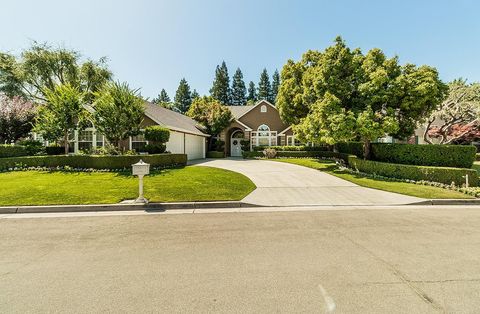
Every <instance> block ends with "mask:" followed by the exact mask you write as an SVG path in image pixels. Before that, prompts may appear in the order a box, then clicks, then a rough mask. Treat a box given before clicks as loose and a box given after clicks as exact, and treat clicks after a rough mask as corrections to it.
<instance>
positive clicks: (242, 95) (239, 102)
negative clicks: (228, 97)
mask: <svg viewBox="0 0 480 314" xmlns="http://www.w3.org/2000/svg"><path fill="white" fill-rule="evenodd" d="M246 102H247V88H246V87H245V82H244V81H243V73H242V70H240V68H237V70H236V71H235V74H234V75H233V82H232V103H231V104H232V105H234V106H243V105H245V103H246Z"/></svg>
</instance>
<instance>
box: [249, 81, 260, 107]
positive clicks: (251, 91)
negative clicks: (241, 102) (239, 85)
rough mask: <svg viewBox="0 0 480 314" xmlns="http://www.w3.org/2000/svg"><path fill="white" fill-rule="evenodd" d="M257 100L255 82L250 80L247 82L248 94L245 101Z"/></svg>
mask: <svg viewBox="0 0 480 314" xmlns="http://www.w3.org/2000/svg"><path fill="white" fill-rule="evenodd" d="M257 100H258V97H257V89H256V88H255V83H254V82H252V81H250V83H249V84H248V96H247V101H248V102H249V103H252V102H255V101H257Z"/></svg>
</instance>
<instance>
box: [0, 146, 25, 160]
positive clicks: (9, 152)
mask: <svg viewBox="0 0 480 314" xmlns="http://www.w3.org/2000/svg"><path fill="white" fill-rule="evenodd" d="M27 155H28V152H27V149H26V148H25V147H24V146H21V145H0V158H5V157H18V156H27Z"/></svg>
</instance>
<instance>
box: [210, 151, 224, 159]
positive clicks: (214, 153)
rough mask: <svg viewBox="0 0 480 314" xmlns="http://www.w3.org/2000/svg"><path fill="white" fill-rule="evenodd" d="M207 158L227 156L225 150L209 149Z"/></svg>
mask: <svg viewBox="0 0 480 314" xmlns="http://www.w3.org/2000/svg"><path fill="white" fill-rule="evenodd" d="M207 158H225V153H224V152H216V151H209V152H207Z"/></svg>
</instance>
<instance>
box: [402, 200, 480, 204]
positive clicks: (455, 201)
mask: <svg viewBox="0 0 480 314" xmlns="http://www.w3.org/2000/svg"><path fill="white" fill-rule="evenodd" d="M408 205H480V199H479V198H474V199H433V200H424V201H420V202H416V203H411V204H408Z"/></svg>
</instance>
